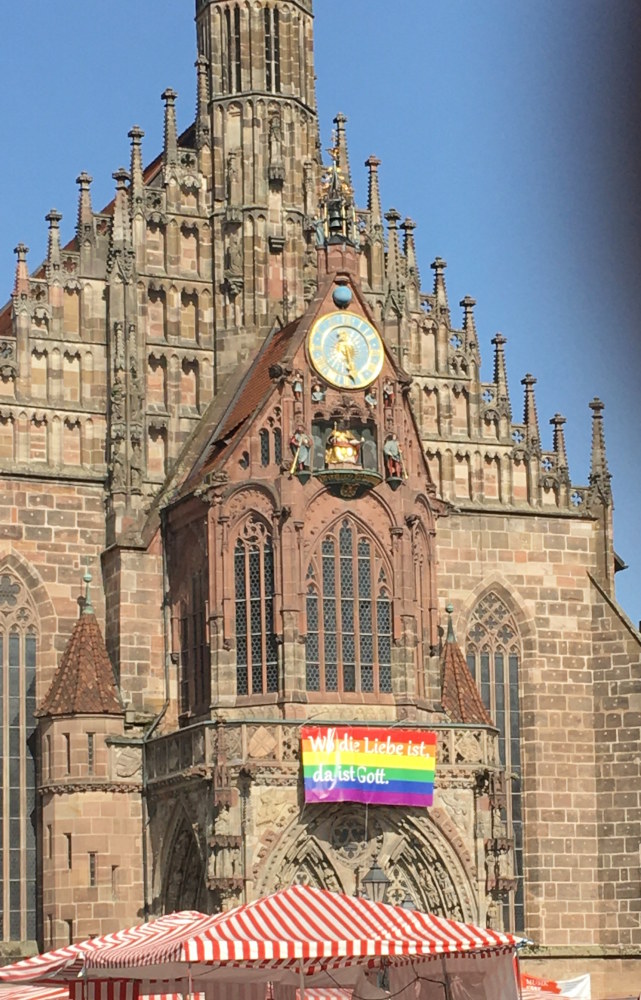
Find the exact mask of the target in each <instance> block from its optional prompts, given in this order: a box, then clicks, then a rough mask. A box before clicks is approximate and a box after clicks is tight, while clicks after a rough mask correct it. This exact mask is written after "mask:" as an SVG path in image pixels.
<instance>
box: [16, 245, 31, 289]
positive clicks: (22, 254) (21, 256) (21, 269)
mask: <svg viewBox="0 0 641 1000" xmlns="http://www.w3.org/2000/svg"><path fill="white" fill-rule="evenodd" d="M13 252H14V253H15V255H16V257H17V258H18V260H17V262H16V280H15V282H14V285H13V294H14V295H27V294H28V292H29V268H28V267H27V254H28V253H29V247H28V246H25V244H24V243H18V246H17V247H16V248H15V250H14V251H13Z"/></svg>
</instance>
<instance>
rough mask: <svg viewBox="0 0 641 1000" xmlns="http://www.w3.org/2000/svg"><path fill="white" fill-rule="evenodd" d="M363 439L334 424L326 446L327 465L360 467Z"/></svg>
mask: <svg viewBox="0 0 641 1000" xmlns="http://www.w3.org/2000/svg"><path fill="white" fill-rule="evenodd" d="M362 444H363V438H358V437H356V436H355V435H354V434H353V433H352V432H351V431H350V430H343V429H342V428H340V427H337V425H336V424H334V426H333V428H332V430H331V432H330V435H329V437H328V438H327V444H326V445H325V465H326V466H331V465H360V461H361V446H362Z"/></svg>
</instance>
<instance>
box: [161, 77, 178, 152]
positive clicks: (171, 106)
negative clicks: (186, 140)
mask: <svg viewBox="0 0 641 1000" xmlns="http://www.w3.org/2000/svg"><path fill="white" fill-rule="evenodd" d="M161 97H162V99H163V101H164V102H165V148H164V154H163V155H164V160H165V164H169V163H175V162H176V160H177V159H178V133H177V130H176V98H177V97H178V94H177V93H176V91H175V90H172V89H171V87H167V89H166V90H163V92H162V94H161Z"/></svg>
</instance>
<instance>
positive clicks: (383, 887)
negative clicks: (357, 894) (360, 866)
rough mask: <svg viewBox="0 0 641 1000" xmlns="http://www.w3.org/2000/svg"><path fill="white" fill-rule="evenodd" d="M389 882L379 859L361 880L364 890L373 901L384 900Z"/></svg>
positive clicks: (380, 901)
mask: <svg viewBox="0 0 641 1000" xmlns="http://www.w3.org/2000/svg"><path fill="white" fill-rule="evenodd" d="M389 884H390V881H389V879H388V877H387V875H386V874H385V872H384V871H383V869H382V868H381V866H380V865H379V863H378V861H375V862H374V864H373V865H372V867H371V868H370V870H369V871H368V873H367V875H364V876H363V879H362V881H361V885H362V887H363V891H364V892H365V895H366V896H367V898H368V899H369V900H370V901H371V902H372V903H382V902H384V900H385V893H386V891H387V887H388V885H389Z"/></svg>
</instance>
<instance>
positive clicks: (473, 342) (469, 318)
mask: <svg viewBox="0 0 641 1000" xmlns="http://www.w3.org/2000/svg"><path fill="white" fill-rule="evenodd" d="M459 305H460V307H461V309H462V310H463V333H464V334H465V347H466V348H467V350H468V351H471V353H472V355H473V357H474V360H475V362H476V364H477V366H479V367H480V365H481V353H480V351H479V338H478V335H477V332H476V321H475V319H474V306H475V305H476V299H473V298H472V296H471V295H466V296H465V298H464V299H461V301H460V302H459Z"/></svg>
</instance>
